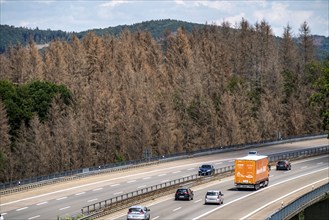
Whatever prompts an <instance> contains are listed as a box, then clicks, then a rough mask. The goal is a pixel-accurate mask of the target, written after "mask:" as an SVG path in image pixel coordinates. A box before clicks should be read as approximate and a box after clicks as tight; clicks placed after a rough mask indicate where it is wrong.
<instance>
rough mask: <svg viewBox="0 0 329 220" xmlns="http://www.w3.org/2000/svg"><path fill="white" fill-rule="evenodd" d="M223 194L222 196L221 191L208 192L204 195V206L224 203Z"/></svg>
mask: <svg viewBox="0 0 329 220" xmlns="http://www.w3.org/2000/svg"><path fill="white" fill-rule="evenodd" d="M223 196H224V194H222V192H221V191H219V190H209V191H208V192H207V193H206V196H205V202H204V203H205V204H209V203H215V204H218V205H220V204H223V203H224V197H223Z"/></svg>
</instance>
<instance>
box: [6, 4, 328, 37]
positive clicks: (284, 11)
mask: <svg viewBox="0 0 329 220" xmlns="http://www.w3.org/2000/svg"><path fill="white" fill-rule="evenodd" d="M328 2H329V1H328V0H284V1H283V0H258V1H253V0H244V1H241V0H231V1H224V0H84V1H81V0H0V7H1V8H0V23H1V24H6V25H13V26H15V27H27V28H32V29H34V28H37V27H38V28H39V29H41V30H47V29H51V30H62V31H68V32H73V31H74V32H80V31H86V30H90V29H94V28H107V27H115V26H118V25H131V24H136V23H140V22H143V21H150V20H159V19H174V20H180V21H186V22H193V23H198V24H206V23H208V24H216V25H220V24H221V23H222V22H223V21H226V22H229V23H230V24H231V27H233V28H234V27H237V26H238V24H239V22H240V21H241V20H242V18H243V19H245V20H247V21H248V22H249V23H250V24H252V25H254V24H255V23H256V22H261V21H262V20H265V21H266V22H267V23H268V24H269V25H270V26H271V28H272V31H273V34H274V35H276V36H282V33H283V30H284V28H285V27H287V25H289V26H290V27H291V28H292V33H293V35H294V36H298V34H299V28H300V26H301V24H302V23H303V22H304V21H306V22H307V23H308V25H309V27H310V29H311V34H314V35H323V36H329V24H328V21H329V12H328V11H329V3H328Z"/></svg>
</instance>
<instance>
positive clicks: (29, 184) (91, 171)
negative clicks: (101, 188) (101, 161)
mask: <svg viewBox="0 0 329 220" xmlns="http://www.w3.org/2000/svg"><path fill="white" fill-rule="evenodd" d="M324 137H327V135H325V134H320V135H304V136H298V137H289V138H286V139H280V140H267V141H262V142H254V143H250V144H238V145H229V146H217V147H212V148H208V149H202V150H197V151H191V152H181V153H177V154H172V155H165V156H157V157H151V158H145V159H141V160H134V161H127V162H120V163H113V164H106V165H101V166H95V167H89V168H83V169H77V170H69V171H63V172H60V173H54V174H50V175H45V176H37V177H32V178H27V179H23V180H15V181H10V182H6V183H0V195H6V194H10V193H15V192H21V191H26V190H30V189H33V188H37V187H40V186H45V185H50V184H54V183H58V182H65V181H70V180H74V179H79V178H83V177H86V176H90V175H100V174H104V173H109V172H116V171H121V170H126V169H131V168H136V167H140V166H148V165H150V164H156V163H163V162H167V161H173V160H179V159H185V158H189V157H197V156H204V155H209V154H215V153H223V152H229V151H235V150H241V149H248V148H255V147H266V146H270V145H276V144H283V143H289V142H296V141H302V140H311V139H318V138H324Z"/></svg>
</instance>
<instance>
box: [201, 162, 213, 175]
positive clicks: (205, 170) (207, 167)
mask: <svg viewBox="0 0 329 220" xmlns="http://www.w3.org/2000/svg"><path fill="white" fill-rule="evenodd" d="M214 173H215V168H214V166H213V165H211V164H203V165H202V166H201V167H199V176H206V175H213V174H214Z"/></svg>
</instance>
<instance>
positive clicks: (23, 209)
mask: <svg viewBox="0 0 329 220" xmlns="http://www.w3.org/2000/svg"><path fill="white" fill-rule="evenodd" d="M27 208H28V207H23V208H20V209H16V211H17V212H19V211H22V210H24V209H27Z"/></svg>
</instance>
